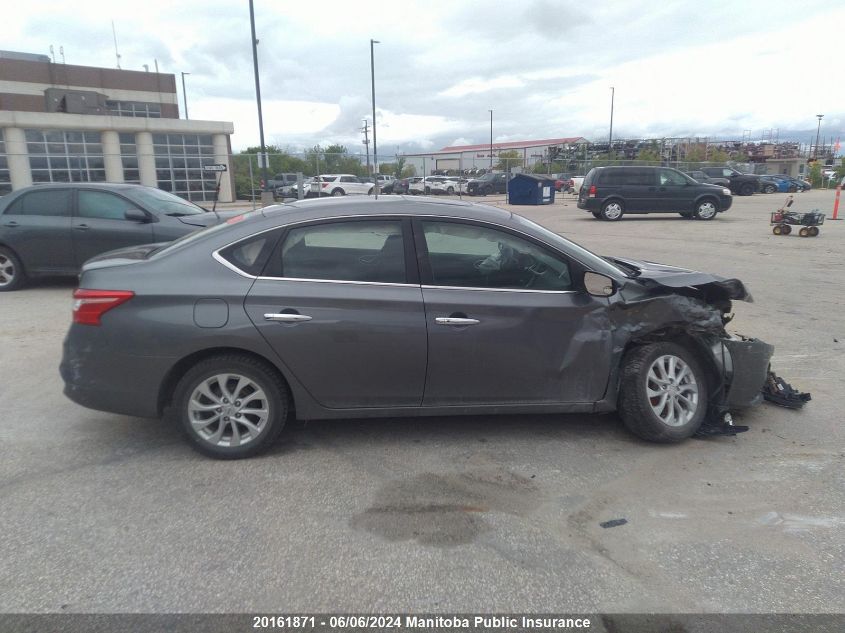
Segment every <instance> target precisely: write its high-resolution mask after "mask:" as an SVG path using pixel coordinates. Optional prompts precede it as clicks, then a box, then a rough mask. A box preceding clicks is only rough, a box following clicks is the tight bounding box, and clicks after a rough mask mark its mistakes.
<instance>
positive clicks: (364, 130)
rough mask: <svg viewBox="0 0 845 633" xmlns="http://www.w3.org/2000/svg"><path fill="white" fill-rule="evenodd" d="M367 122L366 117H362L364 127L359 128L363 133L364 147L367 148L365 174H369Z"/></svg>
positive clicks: (368, 130)
mask: <svg viewBox="0 0 845 633" xmlns="http://www.w3.org/2000/svg"><path fill="white" fill-rule="evenodd" d="M368 124H369V122H368V121H367V119H364V127H362V128H361V131H362V132H363V133H364V147H365V148H366V150H367V175H369V174H370V136H369V132H370V129H369V127H368Z"/></svg>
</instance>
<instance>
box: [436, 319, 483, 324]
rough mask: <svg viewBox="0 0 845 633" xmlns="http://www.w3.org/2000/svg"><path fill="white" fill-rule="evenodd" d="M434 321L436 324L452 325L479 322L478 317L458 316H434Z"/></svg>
mask: <svg viewBox="0 0 845 633" xmlns="http://www.w3.org/2000/svg"><path fill="white" fill-rule="evenodd" d="M434 322H435V323H437V324H438V325H452V326H461V325H478V324H479V323H481V321H479V320H478V319H462V318H459V317H436V318H435V319H434Z"/></svg>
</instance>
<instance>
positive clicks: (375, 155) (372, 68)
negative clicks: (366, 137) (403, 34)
mask: <svg viewBox="0 0 845 633" xmlns="http://www.w3.org/2000/svg"><path fill="white" fill-rule="evenodd" d="M250 1H251V0H250ZM380 43H381V42H379V41H378V40H373V39H371V40H370V83H371V84H372V88H373V176H375V180H376V186H375V187H374V188H373V189H374V190H375V197H376V200H378V192H379V189H380V187H379V181H378V144H377V143H376V58H375V54H374V49H373V46H374V45H375V44H380Z"/></svg>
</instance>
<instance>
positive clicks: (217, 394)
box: [173, 354, 289, 459]
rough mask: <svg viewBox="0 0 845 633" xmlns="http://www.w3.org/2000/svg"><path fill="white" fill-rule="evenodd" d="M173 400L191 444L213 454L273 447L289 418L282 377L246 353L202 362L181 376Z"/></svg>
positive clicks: (237, 455) (239, 454) (246, 452)
mask: <svg viewBox="0 0 845 633" xmlns="http://www.w3.org/2000/svg"><path fill="white" fill-rule="evenodd" d="M173 405H174V411H175V414H176V416H178V419H179V423H180V425H181V426H182V430H183V431H184V432H185V434H186V435H187V437H188V441H189V442H190V444H191V446H192V447H193V448H194V449H196V450H197V451H199V452H200V453H203V454H204V455H208V456H209V457H214V458H217V459H241V458H243V457H251V456H253V455H257V454H258V453H260V452H262V451H265V450H267V449H268V448H269V447H270V446H272V444H273V443H274V442H275V441H276V440H277V439H278V437H279V434H280V433H281V432H282V429H283V428H284V425H285V422H286V421H287V418H288V411H289V398H288V391H287V387H286V385H285V383H284V381H283V380H282V377H281V376H280V375H279V374H278V373H277V372H276V371H274V370H273V369H272V368H271V367H270V366H268V365H267V364H266V363H265V362H263V361H261V360H259V359H257V358H254V357H251V356H246V355H241V354H225V355H220V356H213V357H211V358H207V359H205V360H202V361H200V362H198V363H197V364H196V365H194V366H193V367H192V368H191V369H189V370H188V371H187V372H186V373H185V375H184V376H182V378H181V379H180V380H179V383H178V384H177V386H176V390H175V391H174V396H173Z"/></svg>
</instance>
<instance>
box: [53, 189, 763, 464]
mask: <svg viewBox="0 0 845 633" xmlns="http://www.w3.org/2000/svg"><path fill="white" fill-rule="evenodd" d="M74 296H75V299H76V302H75V305H74V310H73V324H72V325H71V327H70V331H69V332H68V335H67V338H66V339H65V344H64V357H63V360H62V363H61V374H62V377H63V379H64V381H65V393H66V395H67V396H68V397H70V398H71V399H72V400H74V401H75V402H77V403H79V404H82V405H84V406H87V407H91V408H94V409H100V410H104V411H111V412H115V413H121V414H126V415H133V416H141V417H159V416H162V415H165V414H170V415H172V417H173V418H175V420H177V421H178V423H179V424H180V425H181V426H182V427H183V429H184V431H185V432H186V435H187V437H188V439H189V440H190V442H191V443H192V444H193V446H194V447H195V448H197V449H198V450H200V451H201V452H203V453H205V454H207V455H211V456H214V457H220V458H238V457H246V456H249V455H253V454H255V453H258V452H259V451H261V450H263V449H266V448H267V447H268V446H269V445H271V444H272V443H273V441H274V440H275V439H276V438H277V437H278V435H279V433H280V432H281V430H282V427H283V426H284V424H285V422H286V421H287V420H288V419H290V418H291V417H292V416H293V415H294V411H295V414H296V416H297V417H298V418H300V419H321V418H322V419H325V418H355V417H378V416H416V415H454V414H494V413H529V412H549V413H559V412H582V413H583V412H605V411H613V410H616V409H618V410H619V411H620V414H621V417H622V420H623V422H624V423H625V424H626V425H627V427H628V428H629V429H630V430H631V431H633V432H634V433H635V434H637V435H638V436H640V437H642V438H645V439H648V440H652V441H658V442H673V441H680V440H682V439H684V438H687V437H689V436H690V435H692V434H694V433H696V432H702V430H705V429H710V430H712V429H714V428H719V425H722V424H723V421H724V420H725V419H726V418H727V414H728V412H729V411H730V410H732V409H737V408H742V407H746V406H749V405H751V404H755V403H756V402H758V401H759V399H760V388H761V386H762V385H763V382H764V380H765V377H766V369H767V366H768V360H769V357H770V356H771V353H772V348H771V346H769V345H767V344H765V343H763V342H761V341H759V340H755V339H746V338H742V339H740V338H735V337H732V336H730V335H728V334H727V333H726V332H725V329H724V323H725V322H726V319H725V315H726V314H727V313H728V312H729V311H730V305H731V300H732V299H738V300H744V299H748V298H749V295H748V293H747V291H746V289H745V288H744V287H743V285H742V283H741V282H739V281H738V280H735V279H722V278H719V277H716V276H713V275H708V274H703V273H697V272H692V271H688V270H684V269H680V268H674V267H668V266H661V265H658V264H652V263H646V262H638V261H632V260H623V259H619V258H602V257H598V256H596V255H594V254H593V253H591V252H589V251H587V250H585V249H583V248H581V247H579V246H577V245H576V244H574V243H572V242H570V241H568V240H565V239H563V238H562V237H560V236H559V235H556V234H554V233H552V232H550V231H548V230H546V229H544V228H543V227H541V226H539V225H537V224H534V223H533V222H530V221H529V220H526V219H525V218H522V217H520V216H518V215H515V214H512V213H509V212H506V211H503V210H500V209H495V208H492V207H487V206H482V205H476V204H469V203H465V202H436V201H433V200H431V199H425V198H424V199H417V198H414V199H411V198H405V197H396V196H392V197H386V198H384V199H382V200H372V199H363V198H362V199H359V200H350V199H349V198H345V199H334V200H312V201H302V202H296V203H292V204H287V205H280V206H275V207H268V208H266V209H263V210H260V211H256V212H252V213H248V214H245V215H243V216H238V217H234V218H231V219H230V220H228V221H227V222H226V223H225V224H221V225H217V226H214V227H211V228H208V229H205V230H203V231H199V232H197V233H194V234H192V235H189V236H187V237H185V238H182V239H180V240H177V241H176V242H173V243H172V244H169V245H164V246H155V245H147V246H141V247H134V248H127V249H123V250H119V251H115V252H112V253H109V254H105V255H102V256H100V257H97V258H94V259H92V260H90V261H89V262H88V263H86V264H85V266H84V267H83V269H82V274H81V278H80V287H79V289H78V290H77V291H76V292H75V294H74Z"/></svg>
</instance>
